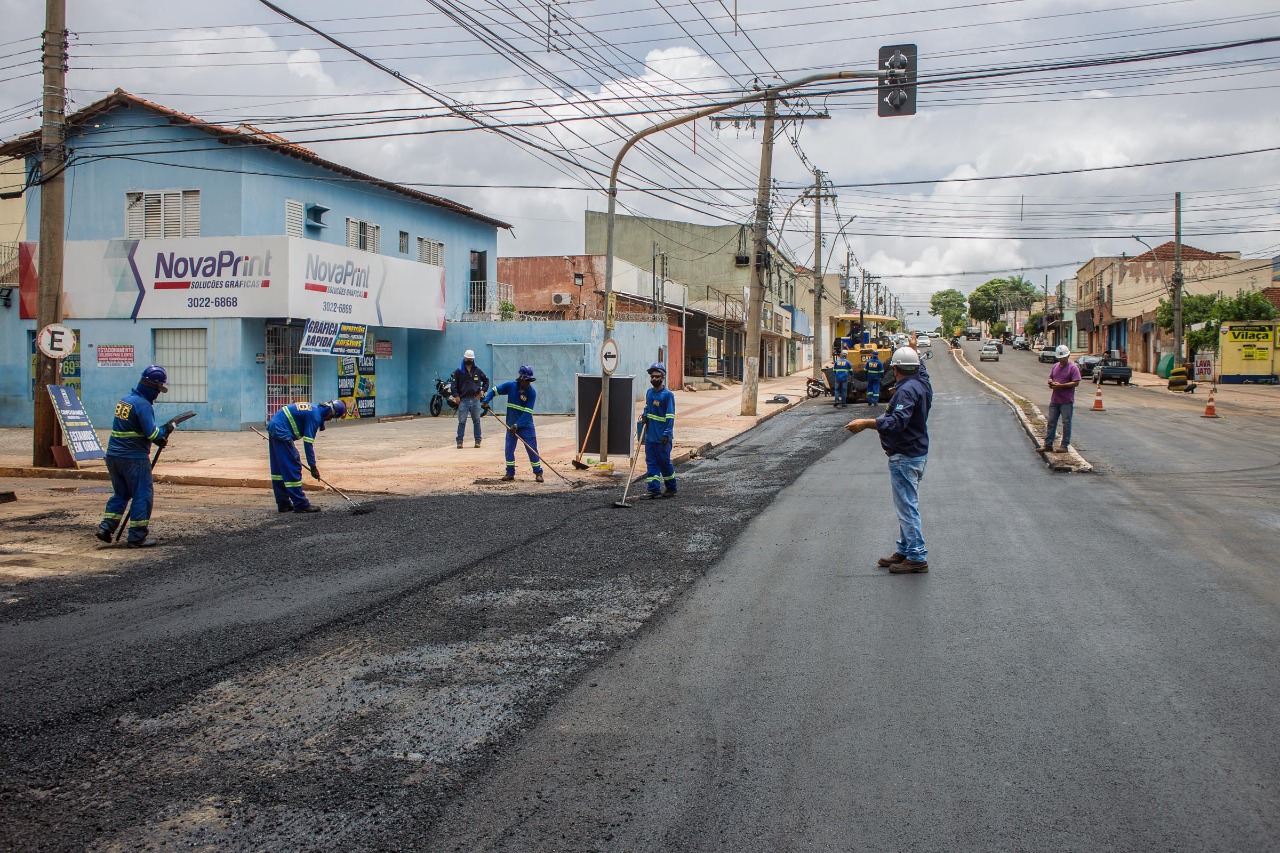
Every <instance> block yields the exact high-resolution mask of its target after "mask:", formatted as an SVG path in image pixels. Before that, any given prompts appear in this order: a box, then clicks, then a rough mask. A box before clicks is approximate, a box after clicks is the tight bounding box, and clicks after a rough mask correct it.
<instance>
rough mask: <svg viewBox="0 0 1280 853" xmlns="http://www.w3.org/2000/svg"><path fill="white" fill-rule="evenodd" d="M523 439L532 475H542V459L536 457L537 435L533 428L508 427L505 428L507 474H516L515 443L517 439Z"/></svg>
mask: <svg viewBox="0 0 1280 853" xmlns="http://www.w3.org/2000/svg"><path fill="white" fill-rule="evenodd" d="M516 436H519V437H520V438H523V439H524V443H525V445H526V446H525V451H526V452H527V453H528V454H529V462H530V463H532V465H533V473H535V474H541V473H542V457H540V456H539V455H538V433H537V432H536V431H535V430H534V428H533V427H531V426H527V427H508V428H507V445H506V447H505V448H504V449H505V451H506V456H505V459H506V462H507V473H508V474H514V473H515V472H516V442H517V440H518V439H517V438H516Z"/></svg>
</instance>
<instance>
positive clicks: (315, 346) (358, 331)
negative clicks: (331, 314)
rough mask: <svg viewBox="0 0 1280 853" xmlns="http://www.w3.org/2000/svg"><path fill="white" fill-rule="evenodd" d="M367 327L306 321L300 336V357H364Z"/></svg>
mask: <svg viewBox="0 0 1280 853" xmlns="http://www.w3.org/2000/svg"><path fill="white" fill-rule="evenodd" d="M367 334H368V327H367V326H363V325H361V324H359V323H339V322H335V321H332V320H308V321H307V329H306V331H305V332H303V334H302V346H300V347H298V353H299V354H300V355H337V356H356V357H359V356H362V355H364V341H365V336H366V335H367Z"/></svg>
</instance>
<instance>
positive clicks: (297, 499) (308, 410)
mask: <svg viewBox="0 0 1280 853" xmlns="http://www.w3.org/2000/svg"><path fill="white" fill-rule="evenodd" d="M346 414H347V404H346V403H344V402H342V401H341V400H334V401H332V402H329V403H290V404H289V405H287V406H284V407H283V408H281V409H280V411H278V412H276V413H275V414H274V415H272V416H271V420H270V422H268V423H267V439H268V442H269V443H270V446H271V490H272V491H273V492H275V495H276V509H278V510H280V512H319V511H320V507H318V506H316V505H315V504H313V503H311V501H309V500H307V496H306V494H305V493H304V492H303V491H302V459H301V458H300V457H299V456H298V446H297V445H296V444H294V442H296V441H297V440H298V439H302V449H303V450H304V451H306V454H307V467H308V468H309V469H310V470H311V476H312V477H315V478H316V479H317V480H319V479H320V469H319V468H318V467H316V449H315V441H316V433H318V432H320V431H321V430H323V429H324V425H325V422H326V421H330V420H333V419H334V418H342V417H346Z"/></svg>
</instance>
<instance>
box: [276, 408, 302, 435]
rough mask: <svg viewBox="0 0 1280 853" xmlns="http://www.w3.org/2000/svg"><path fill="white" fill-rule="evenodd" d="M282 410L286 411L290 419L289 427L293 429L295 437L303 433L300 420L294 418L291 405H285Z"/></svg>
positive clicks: (285, 414) (287, 417)
mask: <svg viewBox="0 0 1280 853" xmlns="http://www.w3.org/2000/svg"><path fill="white" fill-rule="evenodd" d="M280 411H282V412H284V416H285V419H286V420H288V421H289V429H291V430H293V437H294V438H297V437H298V436H300V435H302V430H300V429H298V422H297V421H295V420H294V419H293V412H291V411H289V407H288V406H285V407H284V408H283V409H281V410H280Z"/></svg>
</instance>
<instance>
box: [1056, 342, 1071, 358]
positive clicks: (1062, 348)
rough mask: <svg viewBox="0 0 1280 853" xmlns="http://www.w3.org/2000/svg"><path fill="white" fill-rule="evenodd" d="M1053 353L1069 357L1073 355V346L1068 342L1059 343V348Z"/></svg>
mask: <svg viewBox="0 0 1280 853" xmlns="http://www.w3.org/2000/svg"><path fill="white" fill-rule="evenodd" d="M1053 354H1054V355H1055V356H1057V357H1058V358H1067V357H1068V356H1070V355H1071V347H1069V346H1067V345H1066V344H1058V348H1057V349H1056V350H1054V351H1053Z"/></svg>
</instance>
